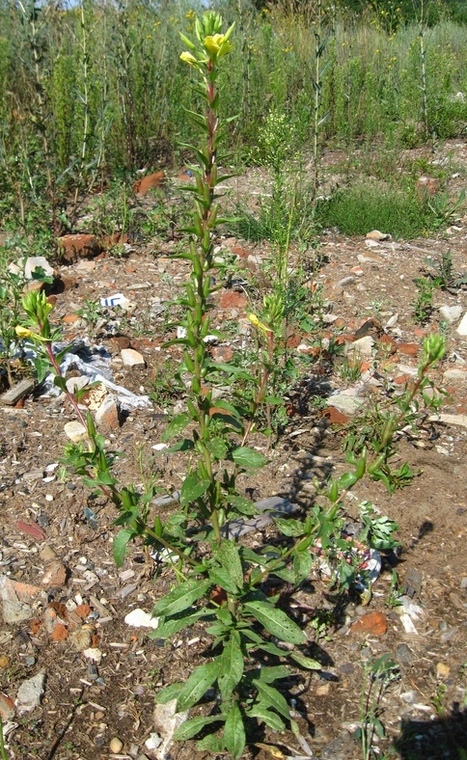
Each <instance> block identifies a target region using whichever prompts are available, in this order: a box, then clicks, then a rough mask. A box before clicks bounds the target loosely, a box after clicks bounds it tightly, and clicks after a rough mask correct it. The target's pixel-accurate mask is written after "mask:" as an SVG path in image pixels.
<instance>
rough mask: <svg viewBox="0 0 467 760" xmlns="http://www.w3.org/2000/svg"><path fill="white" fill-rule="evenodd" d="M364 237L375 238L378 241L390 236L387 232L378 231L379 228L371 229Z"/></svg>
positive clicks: (387, 238)
mask: <svg viewBox="0 0 467 760" xmlns="http://www.w3.org/2000/svg"><path fill="white" fill-rule="evenodd" d="M365 237H366V239H367V240H376V242H377V243H380V242H382V241H383V240H389V239H390V238H391V235H389V234H388V233H387V232H380V231H379V230H371V232H367V234H366V235H365Z"/></svg>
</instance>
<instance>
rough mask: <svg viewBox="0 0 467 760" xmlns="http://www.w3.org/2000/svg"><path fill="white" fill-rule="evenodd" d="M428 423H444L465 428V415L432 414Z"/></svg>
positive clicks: (466, 422) (466, 417)
mask: <svg viewBox="0 0 467 760" xmlns="http://www.w3.org/2000/svg"><path fill="white" fill-rule="evenodd" d="M428 419H429V421H430V422H444V423H445V424H446V425H459V426H460V427H465V428H467V414H432V415H431V416H430V417H429V418H428Z"/></svg>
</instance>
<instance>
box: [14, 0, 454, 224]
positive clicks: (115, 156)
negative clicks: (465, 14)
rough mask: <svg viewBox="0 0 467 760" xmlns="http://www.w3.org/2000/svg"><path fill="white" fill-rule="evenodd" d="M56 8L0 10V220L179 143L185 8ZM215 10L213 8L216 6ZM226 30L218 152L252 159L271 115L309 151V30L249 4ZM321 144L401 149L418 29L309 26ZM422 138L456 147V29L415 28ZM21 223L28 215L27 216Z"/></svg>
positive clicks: (120, 174)
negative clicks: (372, 143)
mask: <svg viewBox="0 0 467 760" xmlns="http://www.w3.org/2000/svg"><path fill="white" fill-rule="evenodd" d="M82 2H83V3H84V5H83V6H76V7H73V8H71V9H68V10H63V9H62V8H61V7H60V6H58V5H57V4H55V3H52V2H50V3H45V4H41V5H40V7H39V5H34V0H25V5H24V6H23V8H24V12H22V11H21V7H20V6H19V5H17V4H14V3H10V2H7V0H0V30H1V31H0V88H1V93H2V97H1V98H0V193H1V197H2V198H3V201H0V205H1V208H0V211H1V212H2V216H3V217H4V218H5V217H7V216H8V214H10V213H11V212H13V213H14V214H23V217H24V219H23V221H24V223H25V224H26V222H27V213H26V212H25V209H28V208H30V207H31V208H33V209H34V207H35V204H36V205H37V204H39V199H40V198H41V197H43V194H44V193H46V195H47V196H48V198H49V201H51V205H52V207H53V208H54V209H55V210H54V212H53V216H54V218H55V222H56V224H57V225H58V224H59V219H60V214H61V212H62V209H61V206H60V198H61V197H62V196H63V195H64V194H66V193H69V192H70V191H71V190H76V191H79V192H83V191H85V190H87V189H89V188H91V187H93V186H96V184H97V183H102V182H105V181H106V180H107V179H108V177H114V178H118V179H122V178H125V177H128V176H131V177H133V176H134V174H135V172H136V170H137V169H147V170H148V171H149V170H151V169H154V168H158V167H160V166H161V165H163V164H167V163H174V162H182V161H183V158H184V155H183V151H182V152H181V153H180V149H179V148H178V146H179V144H180V143H183V142H184V141H186V140H189V130H188V125H187V119H186V116H185V112H184V108H185V107H188V106H192V104H189V103H188V100H187V97H188V96H187V89H188V88H187V87H186V80H185V79H184V78H183V77H182V67H181V65H180V63H179V60H178V56H179V52H180V50H181V43H180V41H179V35H178V33H179V31H180V30H184V31H185V32H186V30H187V24H188V25H189V23H190V21H192V19H193V18H194V11H193V9H192V7H191V6H190V5H189V4H188V2H186V3H185V2H184V0H179V1H177V2H176V0H173V1H172V2H170V1H169V2H167V3H163V4H157V5H152V4H146V3H140V2H137V0H128V1H127V2H125V1H124V0H121V2H119V3H113V2H111V0H99V2H98V1H97V0H82ZM224 6H225V4H224ZM223 12H224V16H225V17H226V18H227V20H228V21H229V22H231V21H234V20H235V21H236V24H237V32H236V42H235V47H234V51H233V53H232V56H231V58H230V60H229V67H228V70H226V71H225V72H224V77H226V78H228V88H226V92H227V93H228V97H227V98H226V102H225V104H224V107H225V112H226V113H229V114H232V113H237V114H238V118H237V120H236V121H235V122H232V123H231V124H230V125H229V127H228V130H229V132H228V138H227V143H226V145H227V152H226V154H225V155H223V156H220V160H224V161H228V160H229V161H231V160H232V159H231V158H230V159H229V158H228V154H229V151H232V150H233V151H235V153H236V155H237V156H238V155H239V156H240V157H242V156H243V158H245V156H247V155H251V147H252V146H254V144H255V142H256V136H257V134H258V129H259V128H260V127H261V125H262V124H263V123H264V122H265V119H266V118H267V116H268V114H270V113H271V112H272V111H274V112H277V113H282V114H285V116H286V118H287V122H288V124H289V125H290V130H291V131H292V132H293V134H294V140H295V141H296V142H299V143H300V144H301V145H303V146H305V145H307V143H309V142H310V141H311V138H312V133H313V119H314V118H315V117H316V113H315V112H314V110H313V109H314V107H315V100H314V90H313V76H314V72H315V49H316V38H315V31H316V28H315V27H314V23H315V22H316V19H314V18H313V16H311V15H310V14H308V16H303V15H302V16H291V15H290V14H284V13H283V12H282V11H281V10H280V8H279V9H276V10H273V11H270V10H266V11H262V12H257V11H255V10H254V9H253V7H252V6H250V5H249V4H248V3H237V4H234V3H231V4H227V8H225V7H224V9H223ZM320 24H321V26H320V33H321V36H322V39H323V40H325V43H326V44H325V49H324V52H323V54H322V58H321V74H320V77H321V92H320V106H319V107H320V110H321V114H320V118H323V120H324V121H323V124H322V126H321V135H320V138H321V140H322V141H326V142H327V143H330V142H332V143H334V144H336V143H341V144H347V145H351V144H353V143H354V142H355V141H361V140H364V139H370V140H374V139H381V140H383V141H384V142H385V144H386V145H388V144H390V145H392V146H400V145H404V146H409V147H410V146H413V145H417V144H419V143H420V141H421V140H423V139H424V137H425V135H424V133H423V130H421V128H420V124H421V122H422V120H423V112H422V105H423V104H422V93H421V90H420V81H421V79H420V71H421V62H420V51H419V38H418V34H419V28H418V26H417V25H409V26H401V27H399V28H398V30H397V31H396V32H395V33H392V34H389V33H387V32H386V31H384V29H382V28H381V25H380V24H379V23H378V19H377V18H376V17H373V18H370V17H368V18H361V19H356V18H355V17H351V16H347V17H346V18H344V17H343V16H338V15H336V13H335V11H332V10H330V11H327V12H326V13H324V16H322V17H321V19H320ZM425 41H426V76H427V93H426V95H427V116H428V126H429V131H430V135H433V136H434V137H436V136H439V137H441V138H449V137H456V136H465V135H466V127H467V27H464V26H460V25H457V24H455V23H453V22H451V21H442V22H440V23H439V24H438V25H436V26H434V27H433V28H430V29H427V30H426V40H425ZM33 216H34V214H33Z"/></svg>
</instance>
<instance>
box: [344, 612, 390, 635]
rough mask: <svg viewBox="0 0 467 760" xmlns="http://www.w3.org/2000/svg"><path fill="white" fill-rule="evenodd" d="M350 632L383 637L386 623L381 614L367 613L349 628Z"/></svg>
mask: <svg viewBox="0 0 467 760" xmlns="http://www.w3.org/2000/svg"><path fill="white" fill-rule="evenodd" d="M350 630H351V631H352V632H354V633H365V634H366V633H368V634H371V635H373V636H384V634H385V633H386V632H387V630H388V621H387V618H386V615H384V614H383V613H382V612H367V613H366V614H365V615H362V617H361V618H359V619H358V620H357V621H356V622H355V623H353V625H351V626H350Z"/></svg>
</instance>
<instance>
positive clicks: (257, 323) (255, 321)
mask: <svg viewBox="0 0 467 760" xmlns="http://www.w3.org/2000/svg"><path fill="white" fill-rule="evenodd" d="M246 318H247V320H248V321H249V322H250V324H252V325H253V327H256V329H257V330H260V332H262V333H264V335H267V333H272V330H271V328H270V327H268V326H267V325H265V324H264V322H260V321H259V319H258V317H257V316H256V314H252V313H250V314H247V315H246Z"/></svg>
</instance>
